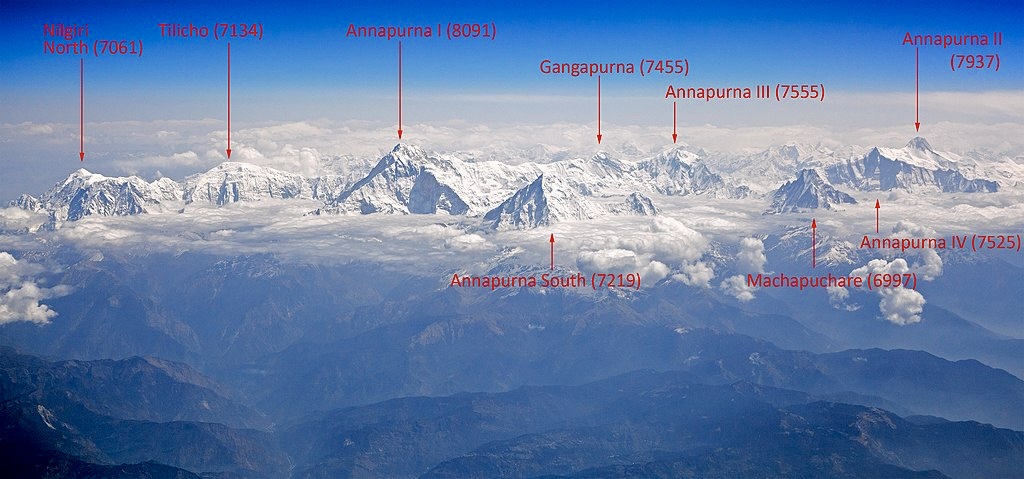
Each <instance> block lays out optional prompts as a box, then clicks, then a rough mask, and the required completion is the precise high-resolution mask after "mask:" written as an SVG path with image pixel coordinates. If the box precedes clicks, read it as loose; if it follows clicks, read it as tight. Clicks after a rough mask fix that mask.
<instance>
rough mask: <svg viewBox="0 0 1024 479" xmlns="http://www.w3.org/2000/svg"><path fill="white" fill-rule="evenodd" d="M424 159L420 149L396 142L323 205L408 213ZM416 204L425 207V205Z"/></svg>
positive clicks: (344, 209)
mask: <svg viewBox="0 0 1024 479" xmlns="http://www.w3.org/2000/svg"><path fill="white" fill-rule="evenodd" d="M426 163H427V155H426V153H424V152H423V150H421V149H420V148H418V147H415V146H411V145H406V144H404V143H399V144H397V145H395V147H394V148H393V149H392V150H391V152H389V153H388V154H386V155H384V157H382V158H381V159H380V161H378V162H377V164H376V165H375V166H374V167H373V169H372V170H370V173H368V174H367V175H366V176H365V177H363V178H362V179H361V180H359V181H357V182H356V183H355V184H354V185H352V187H350V188H348V189H347V190H345V191H343V192H342V193H341V194H340V195H339V196H338V197H337V198H336V199H334V200H333V201H331V202H329V203H328V205H327V206H328V208H327V209H328V211H333V212H340V213H360V214H371V213H390V214H395V213H398V214H408V213H410V210H409V202H410V198H411V196H412V190H413V186H414V185H415V183H416V179H417V177H419V176H420V172H421V170H422V168H423V166H424V165H425V164H426ZM434 180H436V178H434ZM435 182H436V181H435ZM429 189H430V190H431V191H433V190H436V189H437V188H429ZM420 196H421V197H422V196H423V195H420ZM417 208H418V209H420V210H421V211H427V210H428V208H426V206H425V205H419V206H417Z"/></svg>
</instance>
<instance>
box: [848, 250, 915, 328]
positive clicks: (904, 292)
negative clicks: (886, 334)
mask: <svg viewBox="0 0 1024 479" xmlns="http://www.w3.org/2000/svg"><path fill="white" fill-rule="evenodd" d="M910 271H911V270H910V266H909V265H908V264H907V261H906V260H905V259H903V258H896V259H894V260H892V261H886V260H884V259H873V260H871V261H869V262H868V264H867V265H864V266H861V267H860V268H857V269H855V270H853V271H851V272H850V275H851V276H862V277H864V278H867V277H868V275H871V274H906V273H908V272H910ZM839 290H842V291H839ZM874 291H875V293H876V294H878V295H880V296H881V298H882V299H881V301H880V302H879V304H878V308H879V310H880V311H881V313H882V317H883V318H884V319H885V320H886V321H889V322H891V323H893V324H898V325H901V326H905V325H908V324H913V323H917V322H920V321H921V312H922V311H924V304H925V299H924V296H922V295H921V293H919V292H917V291H916V290H913V289H909V288H905V287H902V286H901V287H895V288H875V289H874ZM848 295H849V292H847V291H845V290H843V289H842V288H830V289H829V298H830V300H831V301H832V302H833V305H836V304H844V303H842V302H843V301H845V299H846V298H847V297H848Z"/></svg>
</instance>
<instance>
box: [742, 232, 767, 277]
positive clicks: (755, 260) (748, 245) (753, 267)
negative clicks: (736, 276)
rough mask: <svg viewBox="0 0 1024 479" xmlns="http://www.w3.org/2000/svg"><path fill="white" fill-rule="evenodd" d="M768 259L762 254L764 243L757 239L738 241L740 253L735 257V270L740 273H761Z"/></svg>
mask: <svg viewBox="0 0 1024 479" xmlns="http://www.w3.org/2000/svg"><path fill="white" fill-rule="evenodd" d="M767 262H768V257H767V256H765V254H764V243H763V242H761V240H759V239H757V238H743V239H741V240H740V251H739V253H738V254H737V255H736V269H737V271H739V272H740V273H762V272H764V265H765V263H767Z"/></svg>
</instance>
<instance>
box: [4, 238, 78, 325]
mask: <svg viewBox="0 0 1024 479" xmlns="http://www.w3.org/2000/svg"><path fill="white" fill-rule="evenodd" d="M42 270H43V268H42V267H41V266H39V265H36V264H33V263H30V262H27V261H24V260H22V261H18V260H17V259H15V258H14V256H12V255H11V254H10V253H8V252H6V251H0V324H6V323H12V322H15V321H28V322H32V323H37V324H47V323H49V322H50V318H53V317H54V316H56V315H57V312H56V311H54V310H52V309H50V307H49V306H46V305H45V304H41V303H40V301H43V300H46V299H50V298H56V297H59V296H64V295H66V294H68V293H69V292H70V288H69V287H67V286H56V287H53V288H44V287H40V286H39V285H38V284H36V283H35V282H34V281H33V280H32V279H30V277H31V276H34V275H36V274H38V273H40V272H41V271H42Z"/></svg>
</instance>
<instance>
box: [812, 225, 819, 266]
mask: <svg viewBox="0 0 1024 479" xmlns="http://www.w3.org/2000/svg"><path fill="white" fill-rule="evenodd" d="M817 228H818V222H817V221H814V218H811V267H812V268H817V267H818V244H817V241H815V238H814V232H815V230H817Z"/></svg>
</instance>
